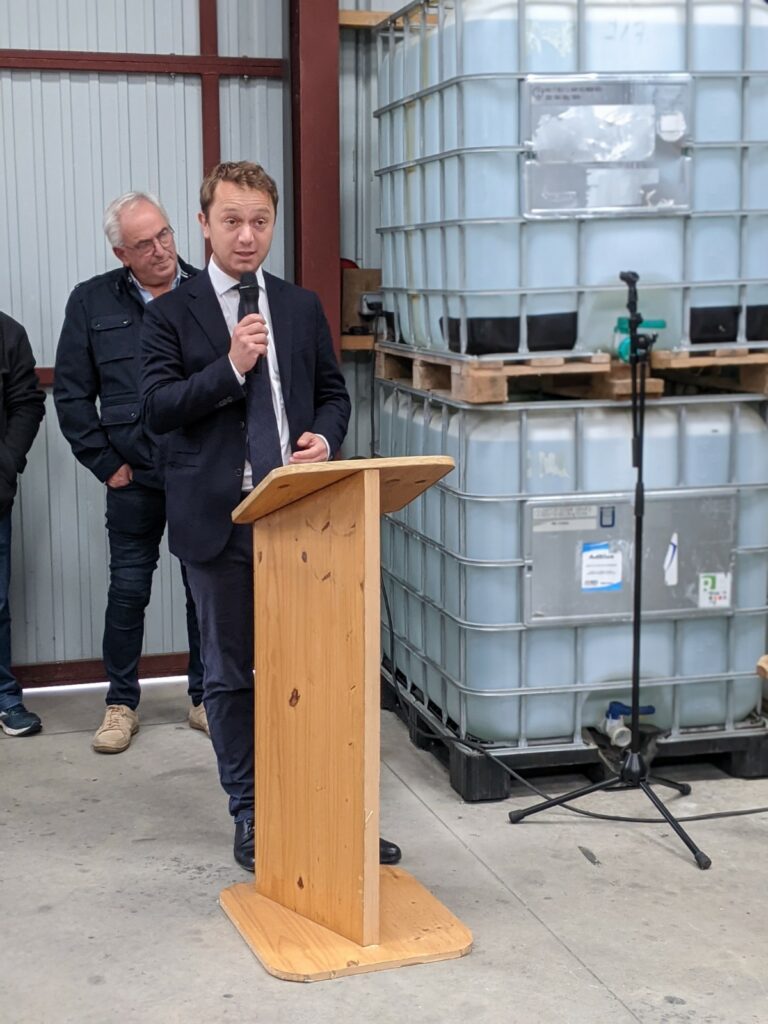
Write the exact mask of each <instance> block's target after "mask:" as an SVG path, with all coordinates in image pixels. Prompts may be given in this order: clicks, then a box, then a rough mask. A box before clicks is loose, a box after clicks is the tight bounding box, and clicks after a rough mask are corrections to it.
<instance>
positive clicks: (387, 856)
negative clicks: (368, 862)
mask: <svg viewBox="0 0 768 1024" xmlns="http://www.w3.org/2000/svg"><path fill="white" fill-rule="evenodd" d="M402 855H403V853H402V850H401V849H400V847H399V846H398V845H397V844H396V843H390V842H388V841H387V840H386V839H382V838H381V836H379V864H399V863H400V858H401V857H402Z"/></svg>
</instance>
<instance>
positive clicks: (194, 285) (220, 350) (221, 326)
mask: <svg viewBox="0 0 768 1024" xmlns="http://www.w3.org/2000/svg"><path fill="white" fill-rule="evenodd" d="M186 289H187V295H188V296H189V310H190V312H191V313H192V316H194V318H195V320H197V322H198V323H199V324H200V326H201V327H202V329H203V332H204V333H205V336H206V337H207V338H208V341H210V343H211V345H212V346H213V350H214V351H215V353H216V355H217V356H223V355H226V354H227V352H229V343H230V337H229V328H228V327H227V322H226V320H225V319H224V314H223V313H222V311H221V306H220V305H219V300H218V297H217V295H216V292H215V291H214V290H213V285H212V284H211V279H210V277H209V276H208V271H207V270H204V271H202V272H201V273H200V274H197V275H196V276H195V277H193V278H192V279H191V281H190V282H189V283H188V284H187V286H186Z"/></svg>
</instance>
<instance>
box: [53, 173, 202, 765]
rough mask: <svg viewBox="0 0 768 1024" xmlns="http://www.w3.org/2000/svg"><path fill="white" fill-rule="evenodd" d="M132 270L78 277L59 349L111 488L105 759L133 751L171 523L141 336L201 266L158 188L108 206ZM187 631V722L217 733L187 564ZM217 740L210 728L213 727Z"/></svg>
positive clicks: (86, 441) (64, 386) (98, 471)
mask: <svg viewBox="0 0 768 1024" xmlns="http://www.w3.org/2000/svg"><path fill="white" fill-rule="evenodd" d="M103 226H104V233H105V235H106V236H107V239H108V241H109V244H110V245H111V246H112V251H113V252H114V254H115V256H116V257H117V258H118V260H119V261H120V263H121V264H122V266H121V267H120V268H119V269H117V270H110V271H108V272H107V273H106V274H99V275H98V276H97V277H92V278H91V279H90V280H89V281H85V282H83V283H82V284H79V285H78V286H77V287H76V288H75V290H74V291H73V292H72V294H71V295H70V297H69V301H68V303H67V308H66V313H65V318H64V326H63V327H62V330H61V337H60V338H59V345H58V349H57V351H56V367H55V372H54V383H53V397H54V401H55V403H56V412H57V414H58V417H59V424H60V426H61V430H62V433H63V434H64V436H65V437H66V439H67V441H69V444H70V446H71V448H72V451H73V453H74V455H75V457H76V458H77V459H78V460H79V461H80V462H81V463H82V464H83V465H84V466H85V467H86V468H87V469H89V470H90V471H91V472H92V473H93V474H94V475H95V476H96V477H97V478H98V479H99V480H100V481H102V483H104V484H106V512H107V514H106V524H107V535H108V538H109V592H108V597H107V610H106V615H105V621H104V641H103V657H104V667H105V670H106V674H107V678H108V680H109V688H108V690H107V698H106V703H107V710H106V714H105V716H104V720H103V722H102V724H101V725H100V726H99V728H98V730H97V731H96V734H95V736H94V737H93V741H92V746H93V749H94V750H96V751H98V752H99V753H103V754H117V753H120V752H121V751H123V750H125V749H126V748H127V747H128V746H129V744H130V742H131V739H132V737H133V735H134V734H135V733H136V732H137V731H138V728H139V716H138V711H137V708H138V705H139V699H140V687H139V677H138V669H139V657H140V655H141V648H142V643H143V640H144V610H145V608H146V606H147V604H148V603H149V599H150V593H151V588H152V575H153V573H154V570H155V568H156V566H157V561H158V557H159V551H160V541H161V540H162V536H163V531H164V530H165V522H166V512H165V493H164V490H163V486H164V466H163V457H162V447H161V443H160V442H159V441H158V439H157V438H156V437H155V436H154V435H153V434H152V433H151V432H150V431H149V430H147V429H146V428H145V427H144V426H143V424H142V422H141V412H140V401H139V334H140V331H141V323H142V320H143V318H144V310H145V308H146V306H147V304H148V303H150V302H152V300H153V299H155V298H157V296H159V295H163V294H164V293H165V292H169V291H171V290H172V289H173V288H175V287H176V286H177V285H178V284H179V283H180V282H181V281H185V280H187V279H188V278H190V277H192V276H194V275H195V274H196V273H197V271H196V270H195V268H194V267H191V266H190V265H189V264H188V263H185V262H184V260H182V259H180V258H179V256H178V254H177V252H176V245H175V242H174V237H173V228H172V227H171V225H170V223H169V221H168V216H167V214H166V212H165V210H164V209H163V207H162V206H161V205H160V202H159V201H158V200H157V199H156V198H155V197H154V196H153V195H150V194H149V193H145V192H127V193H125V195H122V196H120V197H119V198H117V199H115V200H114V201H113V202H111V203H110V204H109V206H108V207H107V209H106V210H105V212H104V222H103ZM182 577H183V579H184V587H185V591H186V597H187V608H186V612H187V633H188V638H189V668H188V676H189V695H190V698H191V700H192V707H191V708H190V710H189V713H188V721H189V725H190V726H191V727H192V728H194V729H200V730H202V731H203V732H205V733H207V734H209V733H208V720H207V717H206V713H205V707H204V706H203V704H202V697H203V670H202V663H201V660H200V635H199V631H198V626H197V618H196V616H195V608H194V604H193V602H192V597H191V594H190V591H189V587H188V586H187V580H186V574H185V572H184V568H183V566H182ZM209 735H210V734H209Z"/></svg>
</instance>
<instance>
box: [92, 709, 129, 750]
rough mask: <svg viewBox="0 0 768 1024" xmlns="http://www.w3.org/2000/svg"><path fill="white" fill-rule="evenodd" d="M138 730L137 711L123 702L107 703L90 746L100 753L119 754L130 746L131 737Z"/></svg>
mask: <svg viewBox="0 0 768 1024" xmlns="http://www.w3.org/2000/svg"><path fill="white" fill-rule="evenodd" d="M138 731H139V715H138V712H136V711H134V710H133V709H132V708H129V707H127V705H125V704H109V705H107V713H106V714H105V715H104V721H103V722H102V723H101V725H100V726H99V728H98V729H97V730H96V734H95V735H94V737H93V739H92V741H91V746H92V747H93V749H94V750H97V751H98V752H99V753H100V754H119V753H120V752H121V751H123V750H126V749H127V748H128V747H129V746H130V743H131V737H132V736H133V734H134V733H135V732H138Z"/></svg>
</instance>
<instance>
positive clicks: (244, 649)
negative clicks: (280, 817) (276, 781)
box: [184, 524, 254, 821]
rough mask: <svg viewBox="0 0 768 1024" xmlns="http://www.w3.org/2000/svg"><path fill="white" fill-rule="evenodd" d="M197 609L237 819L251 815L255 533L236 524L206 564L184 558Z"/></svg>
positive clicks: (213, 716)
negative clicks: (216, 552)
mask: <svg viewBox="0 0 768 1024" xmlns="http://www.w3.org/2000/svg"><path fill="white" fill-rule="evenodd" d="M184 564H185V566H186V570H187V579H188V580H189V585H190V588H191V590H192V596H193V598H194V601H195V608H196V609H197V619H198V623H199V626H200V643H201V653H202V658H203V666H204V676H203V703H204V704H205V710H206V714H207V715H208V728H209V729H210V732H211V741H212V743H213V749H214V750H215V751H216V758H217V760H218V763H219V778H220V779H221V785H222V788H223V789H224V792H225V793H226V794H227V795H228V796H229V812H230V814H231V815H232V816H233V818H234V819H235V821H242V820H243V819H245V818H252V817H253V786H254V753H253V708H254V699H253V531H252V528H251V526H250V524H247V525H243V526H235V527H234V528H233V530H232V533H231V534H230V537H229V540H228V541H227V544H226V546H225V548H224V550H223V551H222V552H221V554H219V555H217V556H216V558H214V559H212V560H211V561H210V562H185V563H184Z"/></svg>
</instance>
